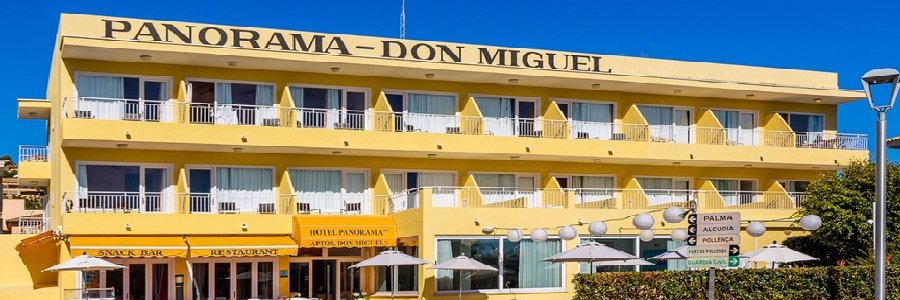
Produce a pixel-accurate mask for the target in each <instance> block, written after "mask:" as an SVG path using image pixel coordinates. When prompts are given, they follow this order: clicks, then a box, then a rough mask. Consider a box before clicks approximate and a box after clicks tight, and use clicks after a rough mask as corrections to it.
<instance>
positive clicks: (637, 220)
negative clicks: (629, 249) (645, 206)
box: [631, 214, 656, 230]
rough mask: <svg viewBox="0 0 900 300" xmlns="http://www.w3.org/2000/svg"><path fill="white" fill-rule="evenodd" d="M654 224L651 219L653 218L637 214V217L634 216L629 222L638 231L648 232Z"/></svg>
mask: <svg viewBox="0 0 900 300" xmlns="http://www.w3.org/2000/svg"><path fill="white" fill-rule="evenodd" d="M655 222H656V220H654V219H653V216H651V215H648V214H639V215H637V216H634V219H632V220H631V223H632V224H633V225H634V227H635V228H637V229H640V230H648V229H650V228H653V223H655Z"/></svg>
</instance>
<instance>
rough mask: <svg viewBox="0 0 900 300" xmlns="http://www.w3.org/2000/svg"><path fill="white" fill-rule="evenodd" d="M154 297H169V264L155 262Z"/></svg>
mask: <svg viewBox="0 0 900 300" xmlns="http://www.w3.org/2000/svg"><path fill="white" fill-rule="evenodd" d="M150 288H151V291H150V293H151V294H152V299H160V300H167V299H169V264H153V282H152V283H151V285H150Z"/></svg>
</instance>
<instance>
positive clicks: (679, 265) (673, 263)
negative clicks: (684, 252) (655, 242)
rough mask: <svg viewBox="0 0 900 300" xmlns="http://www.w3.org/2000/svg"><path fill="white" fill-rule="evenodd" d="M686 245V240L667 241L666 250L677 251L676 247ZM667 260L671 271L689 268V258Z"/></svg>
mask: <svg viewBox="0 0 900 300" xmlns="http://www.w3.org/2000/svg"><path fill="white" fill-rule="evenodd" d="M685 245H687V242H686V241H666V251H675V249H678V248H680V247H681V246H685ZM666 262H667V264H668V270H669V271H685V270H687V269H688V268H687V260H684V259H669V260H667V261H666Z"/></svg>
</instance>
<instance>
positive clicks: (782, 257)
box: [741, 244, 818, 263]
mask: <svg viewBox="0 0 900 300" xmlns="http://www.w3.org/2000/svg"><path fill="white" fill-rule="evenodd" d="M741 256H743V257H747V258H749V259H750V261H763V262H772V263H792V262H798V261H807V260H817V259H818V258H815V257H812V256H809V255H806V254H803V253H801V252H799V251H796V250H793V249H791V248H788V247H785V246H784V245H778V244H771V245H768V246H763V247H762V249H757V250H754V251H750V252H747V253H744V254H743V255H741Z"/></svg>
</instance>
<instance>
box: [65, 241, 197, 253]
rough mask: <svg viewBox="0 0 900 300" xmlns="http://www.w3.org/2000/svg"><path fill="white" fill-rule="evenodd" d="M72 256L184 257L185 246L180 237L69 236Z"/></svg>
mask: <svg viewBox="0 0 900 300" xmlns="http://www.w3.org/2000/svg"><path fill="white" fill-rule="evenodd" d="M69 252H70V254H71V255H72V256H78V255H82V254H87V255H90V256H96V257H185V256H186V255H187V245H185V243H184V238H182V237H180V236H70V237H69Z"/></svg>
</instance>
